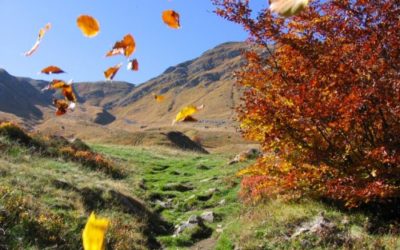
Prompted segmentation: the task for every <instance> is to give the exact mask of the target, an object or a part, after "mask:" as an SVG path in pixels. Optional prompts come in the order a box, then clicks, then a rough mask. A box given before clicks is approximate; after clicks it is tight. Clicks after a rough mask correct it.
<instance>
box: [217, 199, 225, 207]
mask: <svg viewBox="0 0 400 250" xmlns="http://www.w3.org/2000/svg"><path fill="white" fill-rule="evenodd" d="M225 203H226V201H225V199H222V200H220V201H219V202H218V205H221V206H223V205H225Z"/></svg>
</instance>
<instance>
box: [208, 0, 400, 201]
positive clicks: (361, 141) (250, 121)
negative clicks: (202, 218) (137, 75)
mask: <svg viewBox="0 0 400 250" xmlns="http://www.w3.org/2000/svg"><path fill="white" fill-rule="evenodd" d="M214 2H215V3H216V4H217V5H218V9H217V13H218V14H219V15H221V16H223V17H225V18H227V19H228V20H230V21H233V22H236V23H239V24H241V25H243V27H244V28H245V29H246V30H247V31H248V32H249V33H250V42H251V43H252V44H253V49H251V50H249V51H247V52H246V54H245V55H246V58H247V65H246V67H244V68H243V70H242V71H240V72H238V74H237V77H238V82H239V84H241V85H242V86H244V87H245V93H244V97H243V100H244V102H243V104H242V105H241V106H240V107H239V109H238V112H239V120H240V121H241V130H242V133H243V134H244V136H245V137H247V138H249V139H253V140H257V141H259V142H261V144H262V146H263V150H264V151H265V152H266V153H271V152H275V154H272V153H271V154H272V156H263V157H262V158H260V159H259V160H258V162H257V163H256V164H255V165H253V166H251V167H249V168H248V169H247V170H244V171H242V172H241V174H245V177H244V179H243V183H242V184H243V193H245V194H251V195H252V196H253V197H257V198H260V197H265V196H276V195H280V196H281V195H283V196H286V197H300V196H302V195H316V196H323V197H328V198H331V199H336V200H340V201H343V202H345V204H346V205H347V206H348V207H354V206H358V205H360V204H363V203H368V202H371V201H374V202H378V203H384V202H387V201H390V200H395V199H398V198H400V136H399V134H400V122H399V121H400V85H399V79H400V76H399V72H400V68H399V65H400V43H399V41H400V37H399V33H398V30H399V29H400V23H399V22H398V17H399V15H400V3H399V1H395V0H386V1H361V0H356V1H334V0H328V1H312V2H311V4H310V6H309V8H307V9H306V10H305V11H303V12H302V13H300V14H299V15H298V16H295V17H292V18H287V19H285V18H282V17H279V16H276V15H274V14H271V12H270V11H269V10H262V11H260V12H259V13H258V15H255V14H254V13H253V12H252V8H251V7H250V3H249V2H250V1H236V0H215V1H214ZM253 17H254V18H253Z"/></svg>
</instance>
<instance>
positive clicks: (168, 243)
mask: <svg viewBox="0 0 400 250" xmlns="http://www.w3.org/2000/svg"><path fill="white" fill-rule="evenodd" d="M90 147H91V149H92V150H94V151H95V152H97V153H100V154H102V155H105V156H106V157H107V158H108V159H110V160H112V162H113V163H114V164H115V166H116V167H118V168H121V169H123V171H124V176H123V178H113V177H112V176H110V175H109V174H107V173H105V172H104V171H100V170H96V168H88V167H85V166H83V165H82V163H80V162H79V161H71V160H69V159H68V158H62V157H50V156H48V155H43V154H40V153H38V152H34V151H32V149H31V148H29V147H26V146H23V145H19V144H17V143H15V142H14V141H12V140H9V139H7V138H5V137H2V136H0V151H1V154H0V228H2V229H5V231H6V236H5V237H4V236H2V235H1V234H0V248H1V247H2V246H1V245H2V244H6V245H8V246H9V248H10V249H44V248H46V247H55V246H56V245H57V249H79V248H80V247H81V232H82V229H83V226H84V224H85V222H86V219H87V217H88V215H89V213H90V212H91V211H92V210H94V211H95V212H96V213H98V214H100V215H101V216H104V217H107V218H109V219H110V220H111V221H112V225H111V228H110V229H109V231H108V233H107V240H108V246H109V248H110V249H148V248H149V245H151V244H153V246H154V239H152V237H151V235H156V234H154V230H155V229H154V228H152V226H153V227H154V226H158V223H157V222H154V220H153V222H151V221H150V219H148V220H146V219H143V218H142V217H143V216H141V215H138V214H135V213H132V212H129V211H128V210H129V209H128V210H127V207H126V206H124V204H122V203H121V202H119V201H118V199H117V198H116V197H115V193H117V194H123V195H124V197H127V198H129V199H135V200H139V201H140V200H141V201H143V203H144V204H145V208H143V209H145V210H146V213H147V214H148V215H155V213H153V211H157V212H159V214H160V215H161V216H162V217H163V218H164V219H165V220H166V221H167V222H168V223H169V224H171V225H177V224H179V223H181V222H183V221H186V220H187V219H188V218H189V217H190V216H191V215H199V214H201V213H203V212H204V211H213V212H214V213H215V214H216V215H217V216H216V220H215V222H213V223H205V224H206V226H207V227H208V228H211V229H212V231H213V233H212V236H211V237H212V238H214V239H215V241H216V243H215V245H213V246H208V248H206V249H218V250H225V249H226V250H229V249H234V248H235V247H240V248H241V249H249V250H253V249H400V239H399V236H398V232H399V231H400V230H399V228H398V225H393V226H391V227H390V228H391V230H389V231H387V232H384V233H381V234H372V233H370V232H369V231H368V230H367V228H366V223H367V215H365V214H361V213H345V212H343V211H340V210H338V209H336V208H334V207H330V206H328V205H325V204H323V203H320V202H316V201H310V200H304V201H302V202H298V203H295V202H291V203H290V202H284V201H278V200H274V201H267V202H264V203H261V204H257V205H254V204H242V202H241V201H240V199H238V191H239V188H240V185H239V182H240V180H239V179H238V178H237V177H236V175H235V174H236V172H237V171H238V170H239V169H241V168H243V167H244V166H246V165H248V164H250V162H243V163H240V164H236V165H227V162H228V160H229V159H231V158H232V155H231V154H229V153H227V154H208V155H204V154H197V153H192V152H184V151H179V150H175V149H170V148H162V147H149V148H146V147H131V146H119V145H100V144H94V145H90ZM171 184H174V185H184V186H187V187H190V190H187V191H184V192H182V191H176V190H170V189H171V186H170V185H171ZM166 187H169V188H166ZM210 189H217V191H216V192H215V193H214V194H213V195H208V191H209V190H210ZM137 197H139V198H140V199H137ZM169 197H170V199H171V207H170V208H166V209H163V208H162V207H161V206H160V205H157V204H156V202H155V200H156V199H159V200H162V201H167V199H169ZM223 200H224V201H225V202H224V203H221V201H223ZM320 212H324V214H325V216H326V217H327V218H329V219H330V220H331V221H332V222H334V223H335V224H337V226H338V230H339V231H340V233H341V235H343V239H346V240H343V241H341V242H339V241H333V240H331V239H330V238H321V237H315V236H313V235H304V236H301V237H299V238H295V239H291V238H290V236H291V234H293V232H294V231H295V229H296V227H298V226H299V225H301V224H302V223H303V222H307V221H309V220H311V219H312V218H313V217H314V216H316V215H317V214H319V213H320ZM5 214H6V215H7V216H5ZM346 220H347V221H348V223H345V222H344V221H346ZM150 223H153V225H150ZM156 229H157V228H156ZM216 229H218V230H220V231H219V232H217V231H216ZM221 230H222V232H221ZM396 230H397V231H396ZM196 235H201V232H200V230H199V228H194V229H192V230H187V231H185V232H184V233H183V234H182V235H180V236H178V237H173V236H172V235H171V233H170V234H164V235H162V234H158V235H156V240H157V241H158V242H160V243H162V244H163V246H164V247H165V248H166V249H188V248H190V246H192V245H193V244H196V243H197V242H198V241H200V240H201V237H196Z"/></svg>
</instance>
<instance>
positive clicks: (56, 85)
mask: <svg viewBox="0 0 400 250" xmlns="http://www.w3.org/2000/svg"><path fill="white" fill-rule="evenodd" d="M48 89H61V93H62V95H63V96H64V97H65V99H66V100H68V101H70V102H76V95H75V93H74V90H73V88H72V81H70V82H69V83H65V82H64V81H62V80H53V81H51V82H50V84H49V85H48V86H47V87H45V88H43V89H42V91H44V90H48Z"/></svg>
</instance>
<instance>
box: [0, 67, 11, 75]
mask: <svg viewBox="0 0 400 250" xmlns="http://www.w3.org/2000/svg"><path fill="white" fill-rule="evenodd" d="M0 74H1V75H10V74H9V73H8V72H7V70H5V69H2V68H0Z"/></svg>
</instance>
